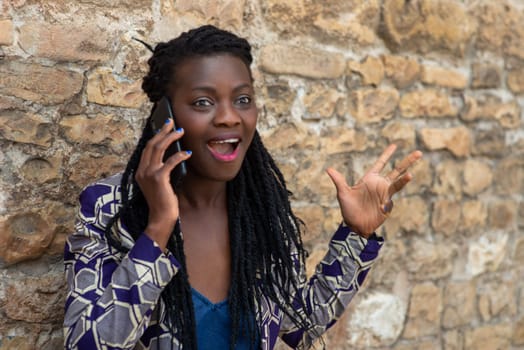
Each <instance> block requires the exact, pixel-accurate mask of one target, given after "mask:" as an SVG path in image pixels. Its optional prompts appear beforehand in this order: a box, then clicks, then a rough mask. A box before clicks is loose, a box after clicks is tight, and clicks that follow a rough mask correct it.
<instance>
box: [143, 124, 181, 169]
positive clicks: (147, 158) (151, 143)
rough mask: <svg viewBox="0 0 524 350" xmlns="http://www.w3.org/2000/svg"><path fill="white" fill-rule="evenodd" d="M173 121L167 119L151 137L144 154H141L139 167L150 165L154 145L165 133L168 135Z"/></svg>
mask: <svg viewBox="0 0 524 350" xmlns="http://www.w3.org/2000/svg"><path fill="white" fill-rule="evenodd" d="M172 124H173V121H172V120H171V119H169V118H168V119H166V122H165V124H164V126H163V127H162V128H161V129H160V130H159V131H158V132H157V133H156V135H155V136H153V137H152V138H151V140H149V141H148V142H147V144H146V147H145V148H144V150H143V151H142V155H141V156H140V164H139V168H141V167H148V166H149V163H150V162H151V155H152V153H153V149H154V146H155V145H156V144H157V143H158V142H159V140H161V139H162V138H163V137H165V135H167V134H168V133H169V132H170V131H171V129H172V128H173V126H172Z"/></svg>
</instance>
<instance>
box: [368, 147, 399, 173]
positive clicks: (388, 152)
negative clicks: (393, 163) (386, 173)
mask: <svg viewBox="0 0 524 350" xmlns="http://www.w3.org/2000/svg"><path fill="white" fill-rule="evenodd" d="M396 149H397V145H395V144H391V145H389V146H388V147H386V149H385V150H384V152H382V154H381V155H380V157H378V159H377V161H376V162H375V164H373V166H372V167H371V169H370V170H369V171H370V172H373V173H380V172H381V171H382V169H384V166H385V165H386V164H387V162H388V161H389V159H390V158H391V156H392V155H393V153H395V150H396Z"/></svg>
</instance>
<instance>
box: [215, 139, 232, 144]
mask: <svg viewBox="0 0 524 350" xmlns="http://www.w3.org/2000/svg"><path fill="white" fill-rule="evenodd" d="M237 142H238V139H227V140H219V141H211V143H237Z"/></svg>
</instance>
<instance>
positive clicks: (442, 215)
mask: <svg viewBox="0 0 524 350" xmlns="http://www.w3.org/2000/svg"><path fill="white" fill-rule="evenodd" d="M460 211H461V204H460V202H458V201H453V200H448V199H439V200H437V201H436V202H435V204H434V205H433V211H432V217H431V226H433V230H435V232H438V233H443V234H444V235H446V236H453V235H455V234H456V233H457V232H456V230H457V227H459V224H460Z"/></svg>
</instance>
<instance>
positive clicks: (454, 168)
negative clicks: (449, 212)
mask: <svg viewBox="0 0 524 350" xmlns="http://www.w3.org/2000/svg"><path fill="white" fill-rule="evenodd" d="M463 169H464V168H463V164H461V163H458V162H454V161H452V160H444V161H441V162H439V163H438V164H437V166H436V169H435V182H434V184H433V187H432V191H433V193H435V194H438V195H441V196H444V195H448V196H455V197H458V198H460V197H461V194H462V172H463Z"/></svg>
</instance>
